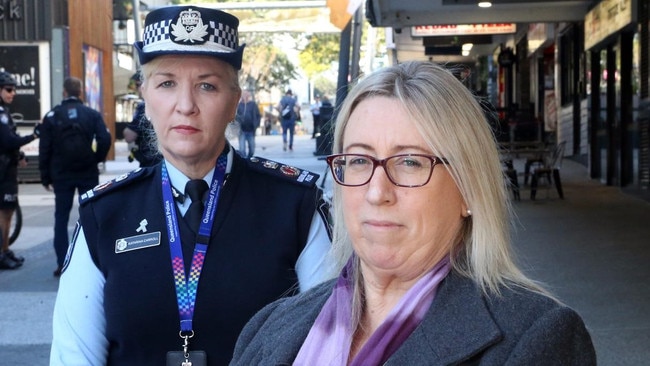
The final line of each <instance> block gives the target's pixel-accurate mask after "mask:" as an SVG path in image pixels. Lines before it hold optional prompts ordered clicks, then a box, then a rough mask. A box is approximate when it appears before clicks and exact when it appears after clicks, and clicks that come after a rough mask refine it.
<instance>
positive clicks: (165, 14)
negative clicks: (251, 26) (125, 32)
mask: <svg viewBox="0 0 650 366" xmlns="http://www.w3.org/2000/svg"><path fill="white" fill-rule="evenodd" d="M238 25H239V19H237V17H235V16H233V15H230V14H228V13H225V12H223V11H221V10H216V9H206V8H200V7H197V6H171V7H165V8H160V9H156V10H154V11H152V12H151V13H149V14H148V15H147V17H146V18H145V21H144V37H143V41H142V42H136V43H135V44H134V46H135V48H136V50H137V51H138V55H139V57H140V64H141V65H144V64H146V63H147V62H149V61H151V60H153V59H154V58H155V57H157V56H162V55H206V56H213V57H216V58H218V59H220V60H223V61H225V62H227V63H229V64H230V65H232V66H233V67H234V68H235V70H239V69H241V62H242V55H243V53H244V47H245V45H241V46H239V39H238V35H237V26H238Z"/></svg>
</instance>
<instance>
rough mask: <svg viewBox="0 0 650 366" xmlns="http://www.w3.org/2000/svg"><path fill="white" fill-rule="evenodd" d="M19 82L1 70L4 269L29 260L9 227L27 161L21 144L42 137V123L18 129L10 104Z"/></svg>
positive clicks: (0, 181)
mask: <svg viewBox="0 0 650 366" xmlns="http://www.w3.org/2000/svg"><path fill="white" fill-rule="evenodd" d="M16 84H17V83H16V79H14V77H13V76H12V75H11V74H9V73H8V72H6V71H0V230H1V231H2V250H1V251H0V269H16V268H18V267H20V266H21V265H22V264H23V262H24V261H25V259H24V258H23V257H21V256H17V255H16V254H15V253H14V252H13V251H11V250H9V230H10V227H11V217H12V216H13V214H14V211H15V210H16V206H18V165H21V166H26V165H27V160H26V159H25V155H24V154H23V153H22V152H21V151H20V147H21V146H23V145H26V144H28V143H30V142H32V141H34V139H36V138H37V137H38V125H37V127H36V128H34V133H33V134H31V135H28V136H19V135H18V133H17V132H16V126H15V125H14V121H13V119H12V118H11V113H10V112H9V107H8V106H9V104H11V103H12V102H13V100H14V97H15V96H16Z"/></svg>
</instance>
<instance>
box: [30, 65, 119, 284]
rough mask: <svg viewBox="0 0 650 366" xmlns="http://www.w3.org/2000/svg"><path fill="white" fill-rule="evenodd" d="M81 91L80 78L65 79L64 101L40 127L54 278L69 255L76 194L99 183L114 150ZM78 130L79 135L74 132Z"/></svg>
mask: <svg viewBox="0 0 650 366" xmlns="http://www.w3.org/2000/svg"><path fill="white" fill-rule="evenodd" d="M82 91H83V83H82V81H81V80H80V79H79V78H75V77H68V78H66V79H65V80H64V81H63V97H64V99H63V101H61V104H59V105H57V106H56V107H54V108H53V109H52V110H51V111H49V112H48V113H47V114H45V117H44V118H43V123H42V126H41V140H40V142H39V147H38V162H39V164H38V168H39V170H40V173H41V184H42V185H43V186H44V187H45V189H46V190H47V191H54V240H53V243H54V252H55V253H56V263H57V267H56V269H55V270H54V276H55V277H59V276H60V275H61V269H62V267H63V260H64V259H65V254H66V252H67V251H68V242H69V238H68V221H69V220H70V210H71V209H72V205H73V203H74V198H75V191H76V192H78V194H81V193H83V192H86V191H88V190H89V189H91V188H93V187H94V186H96V185H97V184H98V183H99V169H98V168H97V164H98V163H100V162H102V161H104V160H105V159H106V155H107V154H108V150H109V149H110V148H111V134H110V132H109V131H108V129H107V128H106V124H105V123H104V119H103V117H102V115H101V113H99V112H98V111H96V110H94V109H92V108H90V107H88V106H85V105H84V104H83V101H82V100H81V94H82ZM76 126H78V128H79V129H78V132H73V131H74V128H76ZM73 127H74V128H73ZM64 131H70V132H64ZM71 134H74V135H71ZM93 141H94V142H95V148H94V149H93ZM66 145H67V146H66Z"/></svg>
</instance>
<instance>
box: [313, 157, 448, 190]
mask: <svg viewBox="0 0 650 366" xmlns="http://www.w3.org/2000/svg"><path fill="white" fill-rule="evenodd" d="M326 160H327V165H329V167H330V169H331V171H332V176H333V177H334V180H335V181H336V183H338V184H340V185H342V186H346V187H359V186H362V185H365V184H368V182H370V179H372V176H373V175H374V174H375V169H376V168H377V167H378V166H381V167H382V168H384V171H385V172H386V176H387V177H388V180H390V181H391V183H393V184H394V185H396V186H398V187H408V188H414V187H422V186H423V185H425V184H427V183H429V180H430V179H431V174H432V173H433V168H434V167H435V166H436V165H438V164H449V162H448V161H447V159H444V158H439V157H437V156H433V155H425V154H399V155H393V156H389V157H387V158H385V159H381V160H379V159H376V158H374V157H372V156H370V155H365V154H335V155H330V156H328V157H327V158H326Z"/></svg>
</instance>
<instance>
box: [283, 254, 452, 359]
mask: <svg viewBox="0 0 650 366" xmlns="http://www.w3.org/2000/svg"><path fill="white" fill-rule="evenodd" d="M351 267H352V259H350V262H348V264H347V265H346V266H345V268H343V271H341V275H340V276H339V278H338V281H337V282H336V285H335V286H334V289H333V291H332V294H331V295H330V297H329V298H328V299H327V302H325V305H324V306H323V308H322V309H321V312H320V314H318V317H317V318H316V321H315V322H314V325H313V326H312V327H311V330H310V331H309V334H308V335H307V338H306V339H305V342H304V343H303V344H302V347H301V348H300V351H299V352H298V355H297V356H296V360H295V361H294V363H293V364H294V365H298V366H300V365H329V366H344V365H348V358H349V354H350V346H351V345H352V335H353V333H354V331H355V329H352V328H351V324H350V319H351V315H352V293H353V288H352V286H353V284H352V283H351V281H352V278H351ZM449 270H450V265H449V258H448V257H445V258H444V259H442V260H441V261H440V262H439V263H438V264H436V266H435V267H433V269H432V270H431V271H429V272H428V273H427V274H425V275H424V276H423V277H422V278H421V279H419V280H418V281H417V282H416V283H415V284H414V285H413V287H412V288H410V289H409V290H408V291H407V292H406V294H404V296H403V297H402V299H401V300H400V301H399V303H398V304H397V305H396V306H395V307H394V308H393V309H392V310H391V311H390V313H389V314H388V316H387V317H386V319H385V320H384V322H383V323H382V324H381V325H380V326H379V328H377V330H376V331H375V332H374V333H373V334H372V335H371V336H370V338H369V339H368V341H367V342H366V344H364V345H363V348H362V349H361V350H360V351H359V353H358V354H357V355H356V356H355V357H354V360H352V361H351V362H350V364H349V365H350V366H361V365H365V366H367V365H380V364H383V363H384V362H386V361H387V360H388V358H389V357H390V356H391V355H392V354H393V353H394V352H395V351H396V350H397V349H398V348H399V347H400V346H401V345H402V343H404V341H405V340H406V339H407V338H408V337H409V335H411V333H412V332H413V330H415V328H417V326H418V325H419V324H420V323H421V322H422V319H424V316H425V315H426V313H427V310H428V309H429V307H430V306H431V303H432V302H433V299H434V297H435V295H436V290H437V289H438V285H439V284H440V282H441V281H442V280H443V279H444V278H445V277H446V276H447V274H448V273H449Z"/></svg>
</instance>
